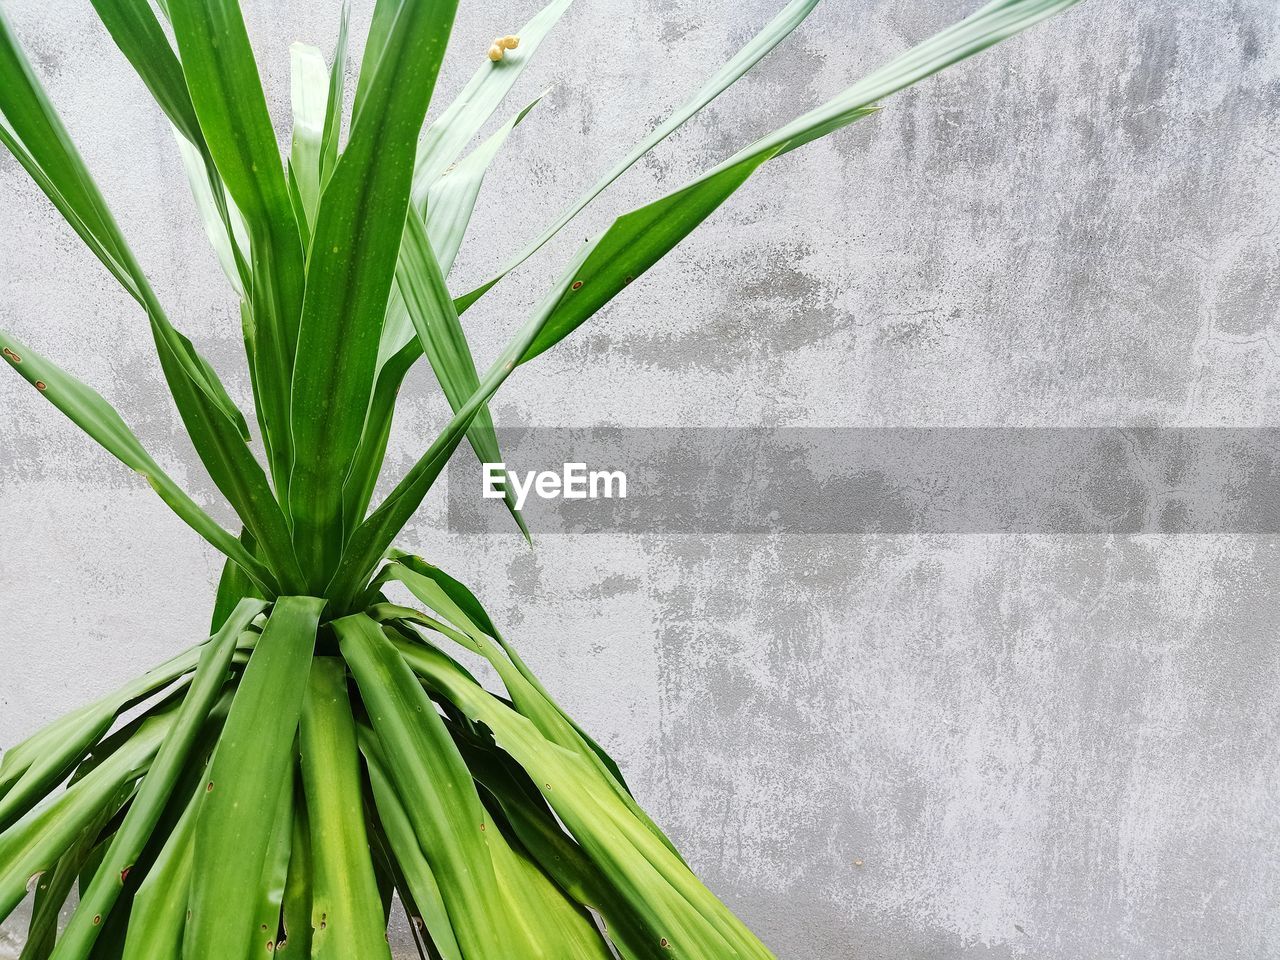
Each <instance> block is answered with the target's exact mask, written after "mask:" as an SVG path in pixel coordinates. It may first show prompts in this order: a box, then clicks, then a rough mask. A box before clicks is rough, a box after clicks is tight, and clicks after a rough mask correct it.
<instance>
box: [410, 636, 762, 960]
mask: <svg viewBox="0 0 1280 960" xmlns="http://www.w3.org/2000/svg"><path fill="white" fill-rule="evenodd" d="M392 643H393V645H394V648H395V649H396V650H397V651H398V652H399V653H400V655H401V656H402V657H403V659H404V661H405V662H406V663H408V664H409V666H410V667H411V668H412V669H413V670H414V672H415V673H417V674H418V675H419V676H421V677H422V678H423V679H424V680H425V681H426V682H427V683H428V685H430V686H431V687H432V689H434V690H436V691H438V692H439V693H440V694H441V695H442V696H444V697H446V698H447V699H448V700H449V701H450V702H451V703H453V704H455V705H456V706H457V707H458V709H459V710H461V711H462V713H463V714H464V715H465V716H466V717H467V718H468V719H469V720H471V721H472V722H475V723H478V724H482V725H483V726H484V727H486V728H488V730H490V731H491V732H492V734H493V737H494V740H495V742H496V743H497V745H498V747H500V748H501V749H502V750H503V751H505V752H506V753H507V754H509V755H510V756H511V757H512V758H513V759H514V760H515V761H516V762H517V763H519V764H520V766H521V767H523V768H524V769H525V770H526V771H527V772H528V773H529V776H530V777H531V778H532V781H533V782H534V783H535V785H536V786H537V789H538V790H539V792H541V794H542V797H543V799H544V800H545V801H546V802H547V804H549V805H550V807H551V808H552V809H553V810H554V811H555V813H556V816H557V817H558V818H559V819H560V820H561V822H563V823H564V825H565V827H566V828H567V829H568V830H569V832H570V833H571V834H572V835H573V837H574V838H575V839H576V840H577V841H578V843H579V844H580V845H581V846H582V848H583V849H584V850H585V851H586V852H587V853H588V854H589V855H590V857H591V859H592V860H594V861H595V862H596V863H600V864H604V865H607V869H608V873H609V877H610V881H611V883H613V884H614V886H615V888H616V889H617V891H618V893H619V895H621V896H622V897H623V898H624V899H625V900H626V902H627V903H628V904H629V905H630V907H631V909H632V910H633V911H634V913H635V915H636V916H637V917H638V918H640V919H641V920H642V921H643V922H644V923H645V924H646V926H647V928H648V929H649V930H650V931H651V932H652V934H654V935H656V936H658V937H659V938H660V939H661V940H664V941H665V943H664V944H663V946H668V945H669V946H670V948H671V950H672V952H673V955H674V956H689V957H704V956H706V957H725V958H730V957H736V958H743V960H746V958H753V960H772V955H771V954H770V953H769V952H768V950H766V949H765V948H764V947H763V946H762V945H761V944H760V942H759V941H758V940H757V939H756V938H755V936H754V935H753V934H752V933H751V932H750V931H749V930H747V929H746V927H745V926H743V925H742V923H741V921H739V920H738V919H737V918H736V917H734V915H733V914H732V913H731V912H730V911H729V910H728V909H727V908H726V907H725V906H724V905H723V904H722V903H721V902H720V901H719V900H717V899H716V898H715V896H714V895H713V894H711V892H710V891H708V890H707V889H706V888H705V887H704V886H703V885H702V884H701V883H700V882H699V881H698V880H697V878H696V877H695V876H694V875H693V874H692V873H691V872H690V871H689V868H688V867H687V866H685V865H684V864H683V863H682V862H681V861H680V859H679V858H678V857H676V856H675V855H674V854H673V853H672V852H671V851H670V850H669V849H668V848H667V847H666V846H665V845H663V844H662V842H661V841H660V840H658V838H657V837H655V836H654V835H653V833H652V832H651V831H650V830H649V828H648V827H647V826H646V825H645V824H644V823H642V822H641V821H640V820H639V819H637V818H636V817H635V816H634V815H633V814H632V813H631V811H630V810H628V809H627V807H626V805H625V804H624V803H623V802H622V800H621V798H619V796H618V795H617V793H616V791H614V790H613V789H612V788H611V787H610V785H609V784H608V782H607V780H605V778H604V777H603V775H602V774H601V773H600V771H599V770H597V769H596V768H594V767H593V766H592V765H590V764H589V763H587V762H586V761H585V760H584V759H583V758H582V757H581V756H579V755H576V754H574V753H571V752H570V751H567V750H564V749H563V748H561V747H559V746H557V745H555V744H554V743H552V742H551V741H549V740H547V739H546V738H545V737H543V736H542V734H541V733H539V732H538V730H537V729H536V727H535V726H534V725H533V723H532V722H531V721H529V720H528V719H526V718H525V717H522V716H521V715H520V714H519V713H517V712H516V711H515V710H513V709H511V708H510V707H508V706H507V705H505V704H503V703H502V702H501V701H499V700H498V699H496V698H495V697H493V696H492V695H491V694H489V693H488V692H487V691H485V690H484V689H483V688H481V687H480V686H479V685H477V684H475V682H474V681H472V680H469V679H467V678H466V676H465V674H464V673H462V672H461V671H459V670H458V669H457V668H456V665H455V664H454V663H453V662H452V660H450V658H448V657H446V656H445V655H444V654H443V653H441V652H440V651H439V650H437V649H435V648H433V647H430V646H428V645H426V644H413V643H410V642H408V641H405V640H399V639H394V638H393V639H392Z"/></svg>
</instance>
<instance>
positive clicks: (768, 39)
mask: <svg viewBox="0 0 1280 960" xmlns="http://www.w3.org/2000/svg"><path fill="white" fill-rule="evenodd" d="M817 5H818V0H792V2H791V3H789V4H787V6H786V7H784V8H783V10H782V11H781V12H780V13H779V14H778V15H777V16H776V17H775V18H774V19H773V20H771V21H770V22H769V23H768V24H767V25H766V26H765V27H764V29H762V30H761V31H760V32H759V33H758V34H756V35H755V36H754V37H752V38H751V41H750V42H749V43H748V44H747V45H746V46H745V47H743V48H742V49H741V50H739V51H738V52H737V54H735V55H734V57H733V58H732V59H731V60H729V62H727V63H726V64H725V65H724V66H723V67H721V68H720V69H719V70H718V71H717V72H716V74H715V76H713V77H712V78H711V79H710V80H708V81H707V82H706V83H705V84H704V85H703V86H702V88H701V89H700V90H698V92H697V93H695V94H694V95H693V96H692V97H691V98H690V99H689V100H687V101H686V102H684V103H682V104H681V105H680V106H679V107H677V108H676V109H675V110H674V111H673V112H672V113H671V115H670V116H669V117H667V119H666V120H664V121H662V123H660V124H658V126H656V127H654V129H653V130H652V131H651V132H650V133H649V135H648V136H647V137H645V138H644V139H643V140H641V141H640V142H639V143H638V144H636V145H635V146H634V147H633V148H632V149H631V151H630V152H629V153H628V154H627V155H626V156H625V157H623V158H622V159H621V160H619V161H618V162H617V163H616V164H614V166H613V167H612V169H610V170H609V172H608V173H606V174H604V176H602V177H601V178H600V179H599V180H597V181H596V182H595V183H594V184H592V185H591V187H589V188H588V189H587V191H586V192H585V193H583V194H582V195H581V196H580V197H578V198H577V199H576V200H574V201H573V202H572V203H571V204H569V206H568V207H566V208H565V210H564V211H563V212H562V213H561V214H560V216H558V217H557V218H556V219H555V221H554V222H553V223H552V224H551V225H550V226H549V227H547V229H546V230H544V231H543V232H542V233H541V234H539V235H538V236H537V237H536V238H535V239H534V240H532V241H530V243H529V244H528V245H527V246H525V248H524V249H523V250H521V251H520V252H519V253H517V254H516V255H515V256H514V257H512V258H511V259H510V260H509V261H508V262H507V263H505V264H503V265H502V268H501V269H499V270H498V272H497V273H496V274H495V275H494V276H493V277H491V278H490V279H489V280H488V281H486V282H485V283H483V284H482V285H481V286H480V287H478V288H477V289H475V290H473V291H471V292H470V293H468V294H467V295H466V296H464V297H460V298H459V300H458V312H459V313H461V312H463V311H465V310H466V309H467V308H468V307H470V306H471V305H472V304H473V303H475V302H476V301H477V300H478V299H480V297H482V296H484V294H485V293H486V292H488V291H489V290H490V289H491V288H492V287H493V286H494V285H495V284H496V283H497V282H498V281H499V280H501V279H502V278H503V277H505V276H506V275H507V274H508V273H510V272H511V271H512V270H514V269H516V267H518V266H520V264H522V263H524V262H525V261H526V260H528V259H529V258H530V257H531V256H533V255H534V254H535V253H537V252H538V251H539V250H540V249H542V247H543V246H545V245H546V244H547V242H548V241H549V240H551V238H552V237H554V236H556V234H558V233H559V232H560V231H561V230H563V229H564V228H565V226H567V225H568V223H569V221H571V220H572V219H573V218H574V217H576V216H577V215H578V214H579V213H581V212H582V211H583V210H584V209H585V208H586V207H587V205H588V204H590V203H591V201H592V200H594V199H595V198H596V197H598V196H600V194H602V193H603V192H604V191H605V190H606V189H607V188H608V187H609V186H610V184H612V183H613V182H614V181H615V180H617V179H618V178H619V177H620V176H622V175H623V174H624V173H626V172H627V171H628V170H630V169H631V167H633V166H634V165H635V164H636V162H637V161H639V160H640V159H641V158H643V157H644V156H645V155H646V154H647V153H649V151H651V150H652V149H653V148H654V147H656V146H657V145H658V144H660V143H662V141H663V140H665V139H667V137H669V136H671V134H673V133H675V132H676V131H677V130H678V129H680V127H682V126H684V124H685V123H687V122H688V121H689V120H690V119H691V118H692V117H694V116H695V115H696V114H697V113H699V112H700V111H701V110H702V109H703V108H704V107H706V106H707V104H709V103H711V101H713V100H715V99H716V97H718V96H720V94H722V93H724V91H725V90H727V89H729V87H731V86H733V84H735V83H737V82H738V81H739V80H740V79H742V77H743V76H744V75H746V73H747V72H748V71H750V70H751V68H752V67H754V66H755V65H756V64H757V63H759V62H760V61H761V60H762V59H764V57H765V56H767V55H768V54H769V52H770V51H772V50H773V48H774V47H776V46H777V45H778V44H779V43H781V42H782V41H783V40H785V39H786V38H787V37H788V36H790V35H791V32H792V31H793V30H795V28H796V27H798V26H800V24H801V23H803V22H804V20H805V18H806V17H808V16H809V14H810V13H812V12H813V9H814V7H816V6H817Z"/></svg>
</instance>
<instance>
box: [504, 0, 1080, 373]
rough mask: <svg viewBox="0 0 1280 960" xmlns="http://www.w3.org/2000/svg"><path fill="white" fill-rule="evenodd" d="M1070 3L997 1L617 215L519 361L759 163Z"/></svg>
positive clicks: (555, 338) (707, 211) (671, 241)
mask: <svg viewBox="0 0 1280 960" xmlns="http://www.w3.org/2000/svg"><path fill="white" fill-rule="evenodd" d="M1075 2H1077V0H996V2H995V3H991V4H989V5H987V6H986V7H984V8H982V9H981V10H980V11H978V12H977V13H975V14H974V15H973V16H972V17H970V18H968V19H967V20H963V21H961V22H960V23H958V24H956V25H955V26H953V27H950V28H948V29H946V30H943V31H942V32H941V33H939V34H937V35H936V36H935V37H933V38H932V39H930V40H927V41H925V42H924V43H922V44H920V45H918V46H916V47H914V48H912V49H911V50H909V51H907V52H906V53H905V54H903V55H901V56H900V57H898V58H897V59H895V60H893V61H892V62H890V63H889V64H888V65H887V66H885V67H882V68H881V69H879V70H877V71H875V72H874V73H872V74H871V75H870V76H868V77H866V78H865V79H863V80H861V81H859V82H858V83H856V84H854V85H853V86H852V87H850V88H849V89H848V90H846V91H845V92H844V93H842V94H841V95H840V96H838V97H836V98H834V99H833V100H831V101H830V102H828V103H826V104H824V105H822V106H821V107H818V108H816V109H814V110H811V111H810V112H808V113H806V114H805V115H804V116H802V117H800V118H798V119H796V120H794V121H793V122H791V123H789V124H787V125H786V126H784V127H781V128H779V129H778V130H775V131H774V132H773V133H771V134H769V135H767V136H765V137H763V138H761V139H760V140H758V141H756V142H755V143H754V144H752V145H751V146H749V147H746V148H745V149H743V150H741V151H739V152H738V153H737V154H735V155H734V156H732V157H730V158H729V159H728V160H726V161H724V162H723V163H721V164H720V165H719V166H717V167H715V168H714V169H712V170H710V171H708V172H707V173H706V174H704V175H703V176H701V177H699V178H698V179H697V180H695V181H694V182H692V183H690V184H689V185H687V186H685V187H683V188H681V189H680V190H677V191H675V192H674V193H670V194H668V195H667V196H665V197H663V198H662V199H660V200H657V201H655V202H653V203H650V204H648V205H647V206H645V207H642V208H640V209H638V210H634V211H632V212H631V213H628V214H626V215H625V216H622V217H620V218H618V219H617V220H616V221H614V223H613V225H612V226H611V227H610V228H609V229H608V230H607V231H606V232H605V233H604V234H603V235H602V236H601V237H600V238H599V239H598V240H597V241H596V242H595V243H594V244H593V248H592V251H591V254H590V256H589V257H588V258H587V260H586V262H585V263H583V264H582V266H581V267H580V268H578V269H576V270H575V271H574V274H573V275H574V281H573V284H572V286H571V287H570V289H569V292H568V293H567V294H566V295H565V296H564V297H563V298H562V299H561V301H560V302H559V303H558V304H557V305H556V307H555V308H554V309H553V311H552V314H551V316H550V317H549V318H548V320H547V322H546V324H545V325H544V326H543V327H542V329H541V330H540V331H539V334H538V336H537V338H536V339H535V340H534V341H533V343H532V344H531V345H530V346H529V349H528V350H527V351H525V352H524V353H523V354H522V355H521V358H520V361H519V362H520V363H525V362H527V361H528V360H531V359H532V358H533V357H535V356H537V355H538V354H540V353H542V352H544V351H546V350H548V349H550V348H551V347H553V346H555V345H556V344H557V343H559V342H560V341H561V340H563V339H564V338H565V337H566V336H568V335H569V334H570V333H572V332H573V331H574V330H576V329H577V328H578V327H579V326H580V325H581V324H582V323H583V322H584V321H585V320H586V319H587V318H589V317H591V316H592V315H593V314H595V313H596V312H597V311H598V310H599V309H600V308H601V307H603V306H604V305H605V304H606V303H608V302H609V301H610V300H612V299H613V298H614V297H615V296H616V295H617V294H618V293H619V292H621V291H622V290H623V289H625V287H626V286H627V285H628V284H630V283H631V282H632V281H633V280H634V279H635V278H637V277H639V276H640V275H641V274H642V273H644V272H645V271H646V270H648V269H649V267H651V266H652V265H653V264H654V263H656V262H657V261H658V260H660V259H661V258H662V257H663V256H665V255H666V254H667V253H669V252H670V251H671V250H672V249H673V248H674V247H675V246H676V244H678V243H679V242H680V241H681V240H682V239H684V237H686V236H688V234H689V233H691V232H692V231H693V229H694V228H695V227H697V226H698V225H699V224H700V223H702V221H703V220H705V219H706V218H707V217H708V216H710V215H711V213H712V212H714V211H715V210H716V209H717V208H718V207H719V206H720V205H721V204H722V203H724V201H725V200H727V199H728V198H729V196H730V195H732V194H733V192H734V191H736V190H737V189H738V187H740V186H741V185H742V184H743V183H744V182H745V181H746V180H747V178H748V177H750V176H751V174H752V173H754V172H755V171H756V170H757V169H758V168H759V167H760V166H762V165H763V164H764V163H766V162H768V161H769V160H771V159H773V158H774V157H777V156H781V155H782V154H785V153H788V152H790V151H791V150H794V149H796V148H797V147H800V146H803V145H804V144H806V143H809V142H811V141H813V140H816V139H818V138H819V137H823V136H826V135H827V134H829V133H832V132H834V131H836V130H839V129H841V128H842V127H845V126H847V125H849V124H850V123H853V122H854V121H856V120H859V119H861V118H863V117H866V116H869V115H870V114H872V113H873V112H875V109H876V107H875V104H876V103H877V102H878V101H879V100H882V99H883V98H885V97H887V96H889V95H890V94H893V93H896V92H898V91H900V90H902V89H904V88H906V87H909V86H911V85H912V84H915V83H918V82H919V81H921V80H924V79H925V78H927V77H929V76H932V75H933V74H934V73H937V72H938V71H939V70H942V69H944V68H945V67H948V66H950V65H951V64H953V63H956V62H957V61H959V60H963V59H965V58H966V57H970V56H973V55H974V54H976V53H979V52H981V51H982V50H985V49H986V48H987V47H989V46H991V45H992V44H995V43H998V42H1000V41H1001V40H1003V39H1005V38H1007V37H1010V36H1012V35H1014V34H1016V33H1018V32H1020V31H1021V30H1024V29H1026V28H1027V27H1029V26H1031V25H1032V24H1034V23H1037V22H1039V21H1040V20H1043V19H1044V18H1045V17H1048V16H1051V15H1053V14H1055V13H1057V12H1059V11H1061V10H1063V9H1065V8H1066V7H1069V6H1071V5H1072V4H1073V3H1075Z"/></svg>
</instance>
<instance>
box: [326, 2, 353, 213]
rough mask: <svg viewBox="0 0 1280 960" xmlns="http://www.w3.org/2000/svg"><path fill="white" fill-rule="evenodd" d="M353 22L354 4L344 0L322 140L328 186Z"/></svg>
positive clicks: (335, 158)
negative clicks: (348, 40) (350, 28)
mask: <svg viewBox="0 0 1280 960" xmlns="http://www.w3.org/2000/svg"><path fill="white" fill-rule="evenodd" d="M350 22H351V2H350V0H342V19H341V22H340V23H339V24H338V43H337V46H336V47H335V48H334V53H333V67H332V68H331V69H330V71H329V103H328V106H327V107H326V108H325V114H324V132H323V135H322V136H321V138H320V185H321V187H322V188H323V187H324V186H327V185H328V183H329V177H330V176H332V174H333V168H334V167H335V166H337V163H338V140H339V138H340V136H341V134H342V110H343V104H344V101H345V94H346V85H347V31H348V27H349V25H350Z"/></svg>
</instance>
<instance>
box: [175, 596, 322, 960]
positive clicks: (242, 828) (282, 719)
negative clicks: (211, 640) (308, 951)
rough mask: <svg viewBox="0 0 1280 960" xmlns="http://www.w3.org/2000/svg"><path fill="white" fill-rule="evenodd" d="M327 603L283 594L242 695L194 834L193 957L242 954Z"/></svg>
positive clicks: (188, 944)
mask: <svg viewBox="0 0 1280 960" xmlns="http://www.w3.org/2000/svg"><path fill="white" fill-rule="evenodd" d="M323 609H324V601H323V600H317V599H314V598H311V597H281V598H280V599H279V600H277V601H276V603H275V606H274V607H273V609H272V611H271V615H270V617H269V619H268V620H267V626H266V629H265V630H264V631H263V634H262V637H261V638H260V639H259V641H258V644H257V646H256V647H255V649H254V652H253V657H252V658H251V659H250V661H249V665H248V667H246V668H245V671H244V676H243V677H242V678H241V680H240V686H239V688H238V690H237V691H236V697H235V700H234V701H233V703H232V706H231V713H230V716H229V717H228V718H227V725H226V728H225V729H224V731H223V734H222V738H221V740H220V741H219V743H218V752H217V755H216V756H215V757H214V759H213V763H212V764H211V766H210V770H209V780H208V785H207V794H206V796H205V799H204V803H203V805H202V808H201V811H200V820H199V823H198V824H197V829H196V838H195V873H194V877H193V881H192V887H191V905H190V910H191V920H190V924H189V926H188V930H187V938H186V941H185V947H184V949H185V956H187V957H188V958H190V960H197V958H200V960H203V958H207V957H239V956H245V955H246V952H247V950H248V949H249V942H250V937H251V935H252V933H253V929H252V928H253V922H254V915H255V911H256V908H257V891H258V886H259V881H260V880H261V879H262V876H263V871H264V868H265V864H266V862H267V851H268V847H269V845H270V841H271V833H272V830H273V827H274V824H275V815H276V812H277V809H278V804H279V800H280V792H281V790H283V789H285V788H286V787H287V788H289V789H292V784H293V774H292V765H291V756H292V748H293V743H294V737H295V734H296V732H297V727H298V717H299V715H300V713H301V711H302V699H303V694H304V691H305V690H306V682H307V670H308V668H309V667H310V664H311V655H312V651H313V649H314V647H315V640H316V627H317V624H318V623H319V619H320V613H321V611H322V610H323Z"/></svg>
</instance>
